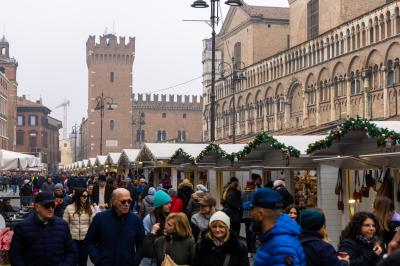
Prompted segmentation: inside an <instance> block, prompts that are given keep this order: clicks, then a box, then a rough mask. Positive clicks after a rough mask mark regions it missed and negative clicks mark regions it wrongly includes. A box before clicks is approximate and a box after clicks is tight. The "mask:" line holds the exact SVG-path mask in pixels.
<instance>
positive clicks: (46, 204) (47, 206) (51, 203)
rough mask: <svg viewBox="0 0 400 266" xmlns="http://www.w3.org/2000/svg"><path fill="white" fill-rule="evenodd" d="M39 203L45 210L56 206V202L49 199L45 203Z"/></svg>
mask: <svg viewBox="0 0 400 266" xmlns="http://www.w3.org/2000/svg"><path fill="white" fill-rule="evenodd" d="M40 205H42V206H43V208H45V209H46V210H48V209H50V208H53V209H55V208H56V203H55V202H54V201H50V202H47V203H44V204H40Z"/></svg>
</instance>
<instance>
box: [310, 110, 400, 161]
mask: <svg viewBox="0 0 400 266" xmlns="http://www.w3.org/2000/svg"><path fill="white" fill-rule="evenodd" d="M392 122H395V123H392ZM396 123H397V124H398V122H396V121H384V122H372V121H367V120H364V119H360V118H350V119H348V120H346V121H345V122H344V123H343V124H341V125H339V126H338V127H337V128H336V129H335V130H332V131H330V132H329V134H328V136H326V137H325V138H324V139H322V140H319V141H316V142H314V143H312V144H310V145H309V146H308V149H307V153H308V154H312V155H316V156H332V155H340V156H347V155H349V156H358V155H362V154H371V153H379V152H388V151H392V150H393V149H394V150H395V149H396V148H397V147H398V145H399V141H400V134H399V133H398V132H396V131H395V130H398V129H399V125H396ZM381 126H382V127H381Z"/></svg>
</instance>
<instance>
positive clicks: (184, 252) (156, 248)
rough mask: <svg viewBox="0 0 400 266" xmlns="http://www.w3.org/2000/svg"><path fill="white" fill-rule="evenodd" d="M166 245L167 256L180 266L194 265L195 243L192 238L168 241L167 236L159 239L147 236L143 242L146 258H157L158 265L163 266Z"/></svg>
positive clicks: (150, 235)
mask: <svg viewBox="0 0 400 266" xmlns="http://www.w3.org/2000/svg"><path fill="white" fill-rule="evenodd" d="M165 244H166V252H165V253H166V254H168V255H169V256H170V257H171V259H172V260H173V261H174V262H175V263H176V264H178V265H192V264H193V259H194V253H195V242H194V240H193V238H192V237H189V238H184V239H176V238H175V239H170V240H167V238H166V237H165V236H160V237H157V236H156V235H153V234H147V235H146V237H145V239H144V241H143V255H144V256H145V257H150V258H156V259H157V265H161V263H162V262H163V260H164V255H165V254H164V245H165Z"/></svg>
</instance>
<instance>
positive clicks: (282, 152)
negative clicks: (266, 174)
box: [236, 132, 326, 169]
mask: <svg viewBox="0 0 400 266" xmlns="http://www.w3.org/2000/svg"><path fill="white" fill-rule="evenodd" d="M325 137H326V136H323V135H315V136H271V135H269V134H268V133H266V132H262V133H260V134H258V135H257V136H256V138H255V139H254V140H253V141H251V142H249V144H247V145H246V146H245V147H244V149H243V150H242V151H239V152H238V153H237V154H236V157H237V159H238V165H241V166H242V168H264V169H267V168H268V169H275V168H280V169H282V168H296V169H301V168H304V169H308V168H315V163H313V162H312V160H311V158H310V157H309V156H308V155H307V154H306V150H307V146H308V145H309V144H311V143H313V142H315V141H318V140H321V139H323V138H325Z"/></svg>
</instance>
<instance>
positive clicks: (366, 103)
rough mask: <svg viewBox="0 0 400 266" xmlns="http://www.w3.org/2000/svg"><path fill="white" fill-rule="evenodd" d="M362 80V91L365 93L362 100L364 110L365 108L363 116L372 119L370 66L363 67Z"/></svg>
mask: <svg viewBox="0 0 400 266" xmlns="http://www.w3.org/2000/svg"><path fill="white" fill-rule="evenodd" d="M361 77H362V82H363V90H362V93H363V98H362V99H363V100H362V110H363V113H362V115H363V116H362V117H363V118H365V119H370V118H371V115H370V113H369V108H368V107H369V97H368V94H369V77H370V69H368V68H366V69H363V71H362V76H361Z"/></svg>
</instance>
